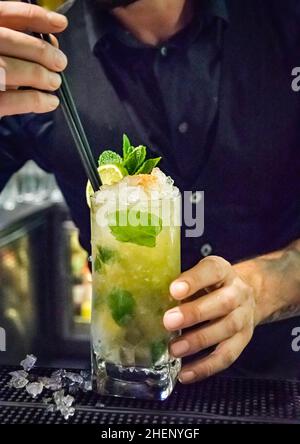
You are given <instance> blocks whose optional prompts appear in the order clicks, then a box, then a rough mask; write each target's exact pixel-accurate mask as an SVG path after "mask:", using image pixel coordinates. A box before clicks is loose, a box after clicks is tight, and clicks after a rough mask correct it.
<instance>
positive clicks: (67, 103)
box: [25, 0, 101, 192]
mask: <svg viewBox="0 0 300 444" xmlns="http://www.w3.org/2000/svg"><path fill="white" fill-rule="evenodd" d="M25 3H33V2H32V1H31V0H26V1H25ZM34 35H35V36H36V37H38V38H40V39H42V40H45V41H46V42H48V43H50V44H52V42H51V39H50V36H49V34H34ZM60 75H61V79H62V83H61V86H60V88H59V90H58V97H59V99H60V102H61V106H62V110H63V112H64V115H65V118H66V121H67V123H68V126H69V129H70V131H71V134H72V136H73V139H74V142H75V145H76V148H77V151H78V154H79V156H80V159H81V162H82V165H83V167H84V170H85V172H86V175H87V177H88V179H89V181H90V182H91V185H92V188H93V190H94V191H95V192H96V191H98V190H99V188H100V186H101V181H100V177H99V174H98V171H97V164H96V162H95V159H94V156H93V154H92V150H91V147H90V145H89V142H88V139H87V137H86V134H85V131H84V129H83V126H82V123H81V120H80V117H79V115H78V112H77V108H76V105H75V102H74V99H73V97H72V93H71V91H70V88H69V85H68V81H67V79H66V76H65V75H64V74H63V73H61V74H60Z"/></svg>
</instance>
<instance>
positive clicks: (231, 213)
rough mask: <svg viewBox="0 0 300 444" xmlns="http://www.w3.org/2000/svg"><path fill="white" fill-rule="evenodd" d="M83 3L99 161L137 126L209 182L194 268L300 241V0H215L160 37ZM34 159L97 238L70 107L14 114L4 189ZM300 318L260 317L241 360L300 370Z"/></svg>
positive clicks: (82, 41) (191, 185)
mask: <svg viewBox="0 0 300 444" xmlns="http://www.w3.org/2000/svg"><path fill="white" fill-rule="evenodd" d="M83 3H84V1H83V0H77V1H76V2H75V3H74V5H73V6H72V7H71V9H70V10H69V12H68V17H69V23H70V25H69V28H68V30H67V31H66V32H65V33H64V34H63V35H62V36H61V39H60V43H61V46H62V48H63V49H64V51H65V52H66V53H67V55H68V58H69V65H68V69H67V76H68V80H69V83H70V85H71V88H72V91H73V94H74V96H75V98H76V103H77V106H78V111H79V113H80V115H81V118H82V121H83V124H84V127H85V129H86V132H87V136H88V138H89V141H90V144H91V146H92V149H93V152H94V155H95V158H97V157H98V156H99V154H100V153H101V152H102V151H103V150H104V149H108V148H113V149H119V150H120V151H121V149H120V141H121V139H122V134H123V133H124V132H126V133H127V134H128V135H129V137H130V138H131V139H132V141H133V143H134V144H140V143H143V144H146V145H148V146H149V147H150V148H151V154H152V155H153V156H155V155H162V156H164V161H163V163H162V168H163V169H164V171H165V172H166V173H167V174H168V175H171V176H172V177H173V178H174V179H175V182H176V184H177V185H178V186H179V188H180V189H181V190H182V191H185V190H192V191H194V192H195V199H196V197H197V191H199V190H203V191H204V192H205V231H204V234H203V236H202V237H199V238H186V237H183V243H182V258H183V262H182V263H183V268H188V267H190V266H191V265H193V264H195V263H196V262H197V261H198V260H199V259H201V257H203V256H205V255H206V254H211V253H213V254H216V255H220V256H223V257H225V258H226V259H228V260H229V261H232V262H236V261H240V260H243V259H245V258H249V257H253V256H256V255H259V254H262V253H265V252H270V251H274V250H277V249H280V248H283V247H285V246H286V245H288V243H290V242H291V241H293V240H295V239H297V238H300V199H299V190H300V155H299V154H300V153H299V148H300V123H299V116H300V97H299V94H297V93H296V92H294V91H293V90H292V87H291V83H292V80H293V79H292V76H291V72H292V69H293V68H294V67H296V66H299V64H300V49H299V48H300V3H299V1H298V0H285V1H284V2H283V1H282V0H243V1H241V0H215V1H213V0H208V2H207V4H206V2H201V5H202V6H203V10H200V9H199V10H196V13H195V20H194V21H193V23H191V24H190V26H188V27H187V29H186V30H184V31H183V32H182V33H180V34H179V35H177V36H175V37H174V39H171V40H170V41H169V42H166V44H165V45H162V47H159V48H147V47H145V45H142V44H140V43H138V42H137V41H136V40H135V39H134V38H133V37H132V36H130V35H127V34H126V32H124V30H122V29H121V28H120V26H119V25H117V24H115V23H113V22H111V23H109V22H107V16H106V15H101V14H100V13H99V12H97V14H96V13H95V14H94V13H93V12H89V11H90V10H88V9H86V8H85V7H84V5H83ZM199 3H200V2H199ZM205 5H206V6H205ZM91 15H93V16H94V19H93V20H92V17H91ZM98 20H99V21H98ZM99 31H100V34H99ZM131 60H132V63H129V61H131ZM127 71H128V72H127ZM152 92H153V94H152ZM28 159H34V160H35V161H36V162H37V163H38V164H39V165H40V166H41V167H43V168H45V169H46V170H48V171H51V172H53V173H54V174H55V176H56V179H57V181H58V183H59V185H60V187H61V189H62V191H63V194H64V196H65V198H66V201H67V203H68V205H69V207H70V210H71V214H72V217H73V219H74V221H75V223H76V224H77V226H78V227H79V228H80V232H81V240H82V243H83V245H84V246H85V247H86V248H87V249H89V242H90V228H89V224H90V222H89V210H88V208H87V205H86V201H85V185H86V176H85V174H84V170H83V168H82V165H81V163H80V159H79V158H78V156H77V154H76V150H75V149H74V143H73V141H72V138H71V136H70V133H69V130H68V127H67V125H66V123H65V120H64V117H63V115H62V112H61V110H58V111H56V112H55V113H51V114H46V115H39V116H34V115H29V116H21V117H17V118H3V119H2V120H1V122H0V189H1V188H2V187H3V186H4V184H5V183H6V181H7V180H8V178H9V177H10V175H11V174H12V173H13V172H14V171H16V170H17V169H18V168H19V167H20V166H22V165H23V164H24V162H25V161H26V160H28ZM183 228H184V227H183ZM299 324H300V320H299V319H298V318H295V319H293V320H290V321H284V322H280V323H276V324H272V325H270V326H262V327H259V328H257V329H256V332H255V336H254V340H253V341H252V342H251V343H250V345H249V346H248V347H247V349H246V351H245V353H243V355H242V357H241V358H240V359H239V360H238V362H237V364H236V367H238V368H239V369H247V371H248V373H249V371H253V372H254V373H256V374H257V373H259V374H260V375H262V374H265V375H267V374H269V375H270V374H275V375H276V374H277V375H282V376H285V377H287V376H295V375H299V357H298V355H297V353H295V352H293V351H292V349H291V340H292V337H291V331H292V328H294V327H296V326H299ZM278 344H280V347H278Z"/></svg>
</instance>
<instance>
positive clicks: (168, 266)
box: [91, 168, 181, 399]
mask: <svg viewBox="0 0 300 444" xmlns="http://www.w3.org/2000/svg"><path fill="white" fill-rule="evenodd" d="M180 212H181V202H180V193H179V191H178V189H177V188H176V187H174V185H173V182H172V181H171V179H170V178H167V177H166V176H165V175H164V174H163V173H162V172H161V171H160V170H159V169H158V168H154V169H153V171H152V172H151V174H137V175H131V176H130V175H127V176H125V177H124V178H123V179H122V180H121V181H120V182H119V183H116V184H113V185H109V186H103V187H101V190H100V191H99V192H97V193H95V194H94V196H93V197H92V198H91V227H92V259H93V308H92V355H93V357H92V360H93V375H94V381H95V384H96V387H97V390H98V391H99V392H100V393H102V394H110V395H115V396H126V397H134V398H146V399H165V398H166V397H167V396H168V395H169V394H170V393H171V391H172V389H173V386H174V383H175V381H176V377H177V374H178V372H179V369H180V360H178V359H175V358H173V357H171V356H170V355H169V351H168V344H169V342H170V340H171V339H173V338H174V337H175V336H176V335H177V334H176V333H169V332H167V331H166V329H165V328H164V326H163V315H164V313H165V311H166V310H168V309H170V308H171V307H173V306H174V305H176V303H175V301H174V300H173V299H172V298H171V297H170V294H169V286H170V283H171V282H172V281H173V280H174V279H175V278H177V277H178V275H179V274H180Z"/></svg>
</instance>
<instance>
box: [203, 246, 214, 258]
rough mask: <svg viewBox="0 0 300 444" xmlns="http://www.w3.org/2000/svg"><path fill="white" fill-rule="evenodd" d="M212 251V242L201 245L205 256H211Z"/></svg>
mask: <svg viewBox="0 0 300 444" xmlns="http://www.w3.org/2000/svg"><path fill="white" fill-rule="evenodd" d="M211 253H212V246H211V245H210V244H203V245H202V247H201V254H202V256H203V257H206V256H209V255H210V254H211Z"/></svg>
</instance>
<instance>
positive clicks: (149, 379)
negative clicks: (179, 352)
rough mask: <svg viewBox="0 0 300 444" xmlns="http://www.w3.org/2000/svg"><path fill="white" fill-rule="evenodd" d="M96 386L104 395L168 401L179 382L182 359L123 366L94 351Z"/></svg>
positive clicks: (94, 380)
mask: <svg viewBox="0 0 300 444" xmlns="http://www.w3.org/2000/svg"><path fill="white" fill-rule="evenodd" d="M92 367H93V388H94V390H95V391H97V392H98V393H100V394H101V395H109V396H117V397H125V398H135V399H151V400H160V401H163V400H165V399H166V398H167V397H168V396H169V395H170V394H171V393H172V390H173V388H174V386H175V384H176V379H177V375H178V373H179V371H180V368H181V361H180V359H174V358H172V359H170V361H169V362H168V363H166V364H162V365H157V366H155V367H152V368H142V367H124V366H122V365H116V364H112V363H109V362H106V361H103V360H101V359H99V358H97V357H96V355H95V354H94V353H93V357H92Z"/></svg>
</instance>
